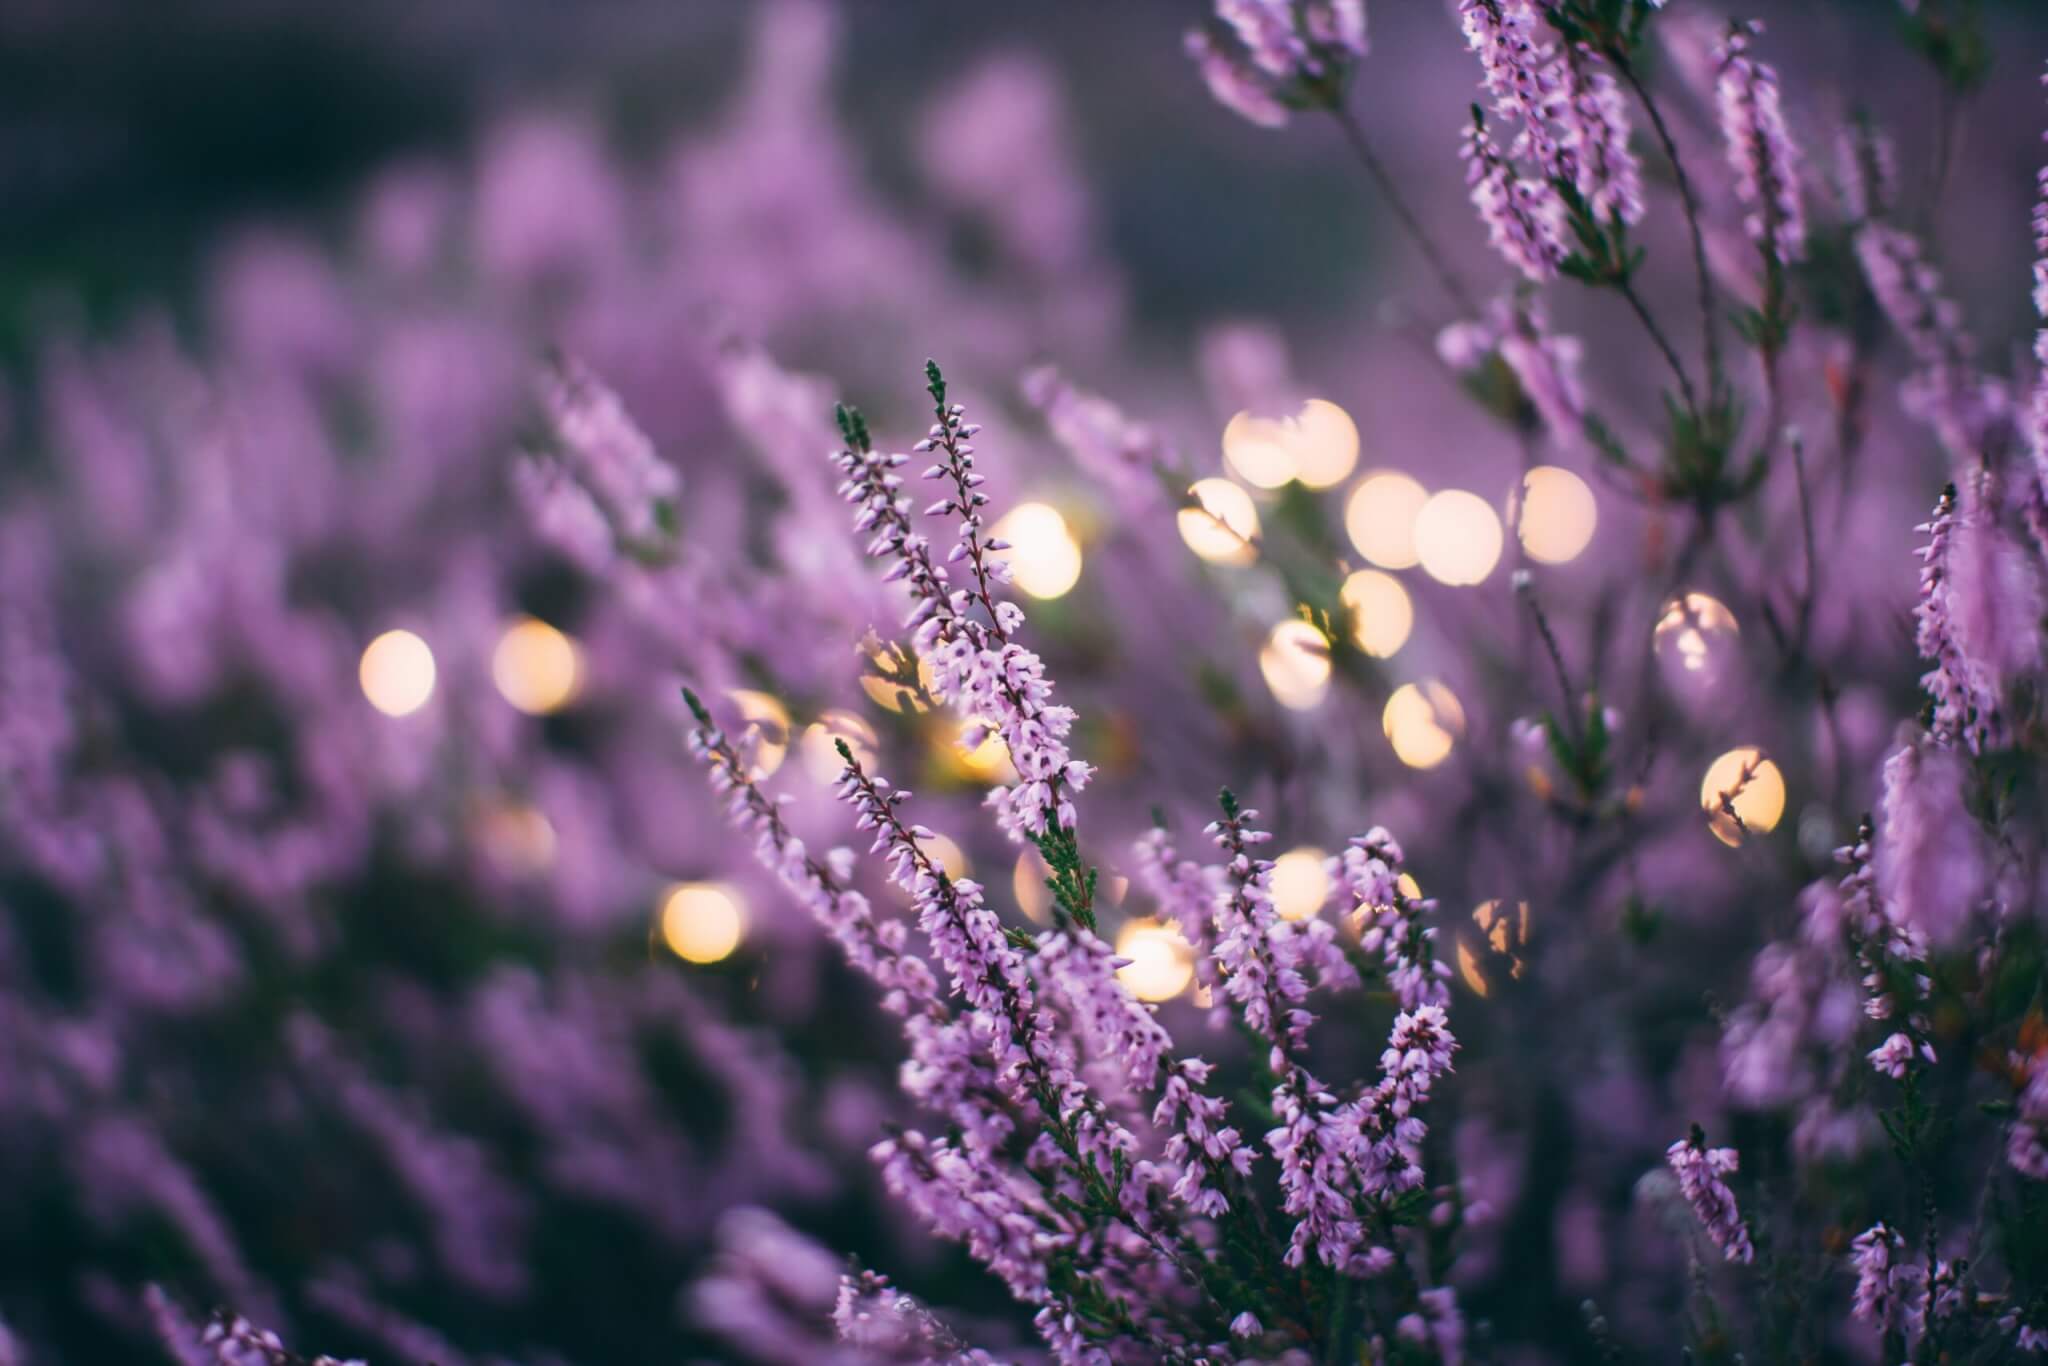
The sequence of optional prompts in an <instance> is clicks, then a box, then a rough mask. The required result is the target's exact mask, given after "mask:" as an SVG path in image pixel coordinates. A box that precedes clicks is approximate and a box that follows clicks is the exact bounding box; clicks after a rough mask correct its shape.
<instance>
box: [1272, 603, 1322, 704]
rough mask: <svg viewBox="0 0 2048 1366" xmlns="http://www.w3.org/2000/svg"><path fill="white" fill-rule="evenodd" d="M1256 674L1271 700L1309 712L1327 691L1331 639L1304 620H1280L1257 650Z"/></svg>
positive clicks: (1320, 701)
mask: <svg viewBox="0 0 2048 1366" xmlns="http://www.w3.org/2000/svg"><path fill="white" fill-rule="evenodd" d="M1259 673H1260V674H1261V675H1263V676H1264V677H1265V680H1266V687H1267V688H1268V689H1269V690H1270V691H1271V692H1272V694H1273V700H1274V701H1276V702H1278V703H1279V704H1280V705H1281V706H1283V707H1288V708H1291V709H1293V710H1295V711H1308V710H1310V709H1312V708H1314V707H1316V706H1319V705H1321V703H1322V700H1323V698H1324V696H1325V695H1327V694H1328V692H1329V691H1330V642H1329V641H1328V640H1326V639H1325V638H1324V636H1323V633H1322V632H1321V631H1318V630H1317V629H1316V628H1315V627H1313V626H1311V625H1309V624H1308V623H1307V622H1305V621H1300V620H1290V621H1283V622H1281V623H1280V624H1279V625H1278V626H1275V627H1274V628H1273V630H1272V633H1271V634H1269V635H1268V636H1267V637H1266V643H1265V645H1264V646H1263V647H1262V648H1261V649H1260V650H1259Z"/></svg>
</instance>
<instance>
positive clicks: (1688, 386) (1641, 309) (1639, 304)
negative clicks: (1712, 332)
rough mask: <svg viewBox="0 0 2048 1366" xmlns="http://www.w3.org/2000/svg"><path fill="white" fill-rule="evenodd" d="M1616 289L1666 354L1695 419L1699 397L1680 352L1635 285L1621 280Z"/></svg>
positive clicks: (1652, 339) (1616, 284)
mask: <svg viewBox="0 0 2048 1366" xmlns="http://www.w3.org/2000/svg"><path fill="white" fill-rule="evenodd" d="M1614 287H1615V288H1616V289H1618V290H1620V291H1621V297H1622V298H1624V299H1626V300H1628V306H1629V307H1630V308H1632V309H1634V310H1635V314H1636V316H1637V317H1638V318H1640V319H1642V322H1643V327H1644V328H1645V329H1646V330H1647V331H1648V332H1649V334H1650V340H1651V341H1653V342H1655V343H1657V349H1658V350H1659V351H1662V352H1663V353H1664V359H1665V361H1666V362H1667V363H1668V364H1669V365H1670V366H1671V373H1672V374H1674V375H1676V376H1678V387H1679V390H1680V391H1681V392H1682V393H1683V394H1684V395H1685V406H1686V409H1687V411H1689V412H1690V413H1692V415H1693V416H1694V417H1698V416H1699V412H1700V400H1699V395H1698V394H1695V393H1694V392H1693V388H1692V380H1691V379H1690V378H1689V377H1688V376H1687V375H1686V373H1685V365H1684V363H1683V362H1681V361H1680V360H1679V359H1678V352H1677V350H1676V349H1674V348H1673V347H1672V345H1671V339H1670V338H1669V337H1667V336H1665V335H1664V329H1663V328H1661V327H1659V326H1657V319H1656V318H1655V317H1653V316H1652V315H1651V313H1650V310H1649V309H1648V308H1647V307H1645V306H1644V304H1643V298H1642V296H1641V295H1640V294H1638V293H1636V287H1635V285H1634V284H1632V283H1631V282H1630V281H1628V280H1627V279H1621V280H1617V281H1616V282H1615V285H1614Z"/></svg>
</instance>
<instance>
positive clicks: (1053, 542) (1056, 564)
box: [989, 503, 1081, 598]
mask: <svg viewBox="0 0 2048 1366" xmlns="http://www.w3.org/2000/svg"><path fill="white" fill-rule="evenodd" d="M989 534H990V535H991V536H992V537H993V538H994V539H996V540H999V541H1008V542H1009V543H1010V548H1009V549H1007V550H999V551H996V552H995V558H997V559H1000V560H1007V561H1008V562H1009V565H1010V572H1011V574H1012V575H1013V576H1014V577H1015V580H1016V584H1017V587H1019V588H1021V589H1023V590H1024V591H1025V592H1026V593H1029V594H1030V595H1031V596H1032V597H1034V598H1058V597H1064V596H1065V595H1066V594H1067V593H1068V592H1069V591H1070V590H1071V589H1072V588H1073V586H1074V585H1075V584H1076V583H1077V582H1079V581H1080V578H1081V543H1080V542H1079V541H1077V540H1075V539H1074V533H1073V531H1072V530H1071V529H1070V528H1069V527H1068V526H1067V519H1066V518H1065V517H1062V516H1061V515H1060V511H1059V509H1058V508H1056V507H1053V506H1052V505H1051V504H1050V503H1019V504H1018V505H1017V506H1016V507H1014V508H1011V509H1010V511H1009V512H1008V513H1006V514H1005V515H1004V516H1003V517H1002V518H1001V520H999V521H997V523H996V524H995V526H993V527H992V528H990V532H989Z"/></svg>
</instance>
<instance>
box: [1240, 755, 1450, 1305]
mask: <svg viewBox="0 0 2048 1366" xmlns="http://www.w3.org/2000/svg"><path fill="white" fill-rule="evenodd" d="M1257 815H1258V813H1257V812H1256V811H1252V810H1249V809H1245V808H1240V807H1239V806H1238V805H1237V802H1236V799H1235V798H1234V797H1233V796H1231V794H1230V793H1229V792H1228V791H1226V792H1225V793H1224V794H1223V817H1222V819H1221V820H1218V821H1215V822H1212V823H1211V824H1210V826H1209V827H1208V834H1209V835H1210V837H1211V838H1212V839H1213V840H1214V841H1215V842H1216V844H1217V846H1218V848H1220V849H1221V850H1222V851H1223V853H1224V854H1225V856H1226V862H1225V866H1224V878H1225V882H1226V889H1227V890H1226V893H1225V895H1223V896H1222V897H1220V898H1218V899H1217V902H1216V929H1215V931H1214V938H1215V945H1216V947H1215V953H1216V959H1217V963H1218V966H1219V968H1220V969H1221V972H1222V976H1223V990H1224V993H1225V994H1226V995H1227V996H1228V997H1229V999H1230V1000H1231V1001H1232V1002H1233V1003H1235V1004H1236V1005H1237V1007H1238V1010H1239V1013H1240V1015H1241V1016H1242V1018H1243V1020H1244V1022H1245V1026H1246V1027H1247V1028H1248V1029H1250V1030H1251V1031H1252V1032H1253V1033H1254V1034H1256V1035H1257V1036H1258V1037H1259V1038H1261V1039H1262V1040H1264V1041H1265V1043H1266V1044H1267V1046H1268V1056H1267V1059H1266V1066H1267V1069H1268V1070H1269V1071H1270V1072H1271V1073H1272V1074H1273V1077H1274V1084H1273V1092H1272V1107H1273V1112H1274V1114H1275V1116H1276V1117H1277V1118H1278V1119H1279V1121H1280V1123H1279V1124H1278V1126H1276V1127H1275V1128H1273V1129H1272V1130H1270V1131H1268V1133H1267V1134H1266V1147H1267V1149H1268V1150H1269V1151H1270V1152H1271V1153H1272V1154H1273V1157H1274V1160H1275V1162H1276V1163H1277V1164H1278V1167H1279V1180H1280V1190H1281V1208H1282V1209H1283V1210H1284V1211H1285V1212H1286V1213H1287V1214H1289V1215H1291V1216H1293V1218H1294V1220H1295V1224H1294V1228H1293V1230H1292V1231H1291V1232H1290V1234H1289V1238H1288V1250H1287V1253H1286V1257H1285V1260H1286V1262H1287V1264H1288V1265H1290V1266H1300V1265H1302V1264H1303V1263H1304V1262H1305V1261H1306V1260H1307V1258H1308V1255H1309V1254H1310V1252H1311V1251H1313V1253H1314V1254H1315V1256H1316V1257H1317V1259H1318V1260H1320V1261H1321V1262H1322V1263H1323V1264H1324V1265H1326V1266H1329V1267H1332V1268H1334V1269H1336V1270H1338V1271H1340V1272H1342V1273H1344V1274H1346V1275H1352V1276H1373V1275H1378V1274H1380V1273H1381V1272H1384V1271H1385V1270H1387V1269H1388V1268H1389V1267H1390V1266H1391V1265H1392V1264H1393V1261H1394V1254H1393V1252H1392V1251H1391V1250H1390V1249H1388V1248H1386V1247H1383V1246H1376V1245H1372V1244H1371V1243H1370V1242H1369V1240H1368V1228H1367V1220H1368V1218H1369V1217H1372V1215H1373V1212H1374V1211H1375V1210H1376V1209H1377V1207H1378V1206H1379V1205H1380V1204H1383V1202H1385V1201H1386V1200H1388V1199H1390V1198H1392V1197H1393V1196H1396V1195H1399V1194H1401V1193H1403V1192H1405V1191H1407V1190H1411V1189H1413V1188H1415V1187H1416V1186H1418V1185H1420V1184H1421V1181H1422V1172H1421V1165H1420V1144H1421V1139H1422V1135H1423V1132H1424V1129H1423V1126H1422V1122H1421V1120H1420V1118H1419V1117H1418V1116H1416V1114H1415V1110H1416V1109H1417V1108H1418V1107H1419V1106H1420V1105H1421V1104H1422V1103H1423V1102H1424V1101H1426V1100H1427V1099H1428V1096H1429V1091H1430V1086H1431V1084H1432V1083H1433V1081H1434V1080H1435V1079H1436V1078H1437V1077H1439V1076H1441V1075H1442V1074H1443V1073H1444V1072H1446V1071H1448V1070H1449V1068H1450V1059H1451V1053H1452V1051H1453V1050H1454V1049H1455V1048H1456V1042H1455V1040H1453V1039H1452V1038H1451V1035H1450V1032H1449V1030H1448V1029H1447V1028H1446V1027H1445V1017H1444V1012H1443V1010H1442V1008H1441V1007H1440V1006H1435V1005H1429V1006H1423V1007H1420V1008H1419V1009H1417V1010H1415V1011H1412V1012H1409V1011H1404V1012H1402V1013H1401V1014H1400V1015H1399V1016H1398V1017H1397V1018H1396V1019H1395V1022H1394V1027H1393V1031H1392V1033H1391V1034H1390V1035H1389V1038H1388V1046H1387V1049H1386V1051H1385V1053H1384V1054H1383V1055H1382V1057H1381V1060H1380V1061H1381V1068H1382V1076H1381V1078H1380V1081H1379V1083H1378V1084H1377V1085H1376V1086H1375V1087H1374V1088H1373V1089H1372V1090H1370V1091H1368V1092H1367V1093H1366V1094H1365V1095H1364V1096H1362V1097H1360V1098H1358V1099H1357V1100H1354V1101H1351V1102H1349V1103H1340V1102H1339V1101H1338V1098H1337V1097H1336V1096H1335V1095H1334V1094H1332V1093H1331V1092H1330V1091H1328V1090H1327V1089H1326V1088H1325V1087H1324V1086H1323V1084H1322V1083H1321V1082H1319V1081H1318V1080H1317V1079H1316V1078H1315V1077H1314V1076H1313V1075H1312V1074H1311V1073H1310V1072H1309V1071H1308V1069H1307V1068H1306V1067H1305V1066H1304V1065H1303V1063H1302V1061H1301V1058H1300V1054H1301V1052H1302V1050H1303V1047H1304V1045H1305V1043H1306V1039H1307V1034H1308V1030H1309V1028H1310V1027H1311V1026H1312V1025H1313V1024H1314V1022H1315V1016H1314V1015H1313V1014H1311V1013H1310V1012H1309V1010H1308V1009H1307V1008H1306V1006H1305V1005H1303V1002H1304V1001H1305V1000H1306V998H1307V995H1308V988H1309V978H1308V973H1307V971H1306V969H1308V968H1310V967H1311V966H1312V965H1316V964H1317V963H1318V960H1319V958H1320V955H1321V953H1322V948H1321V947H1320V945H1321V943H1322V941H1321V936H1319V935H1317V934H1316V933H1315V931H1316V930H1318V929H1320V930H1322V931H1324V932H1327V931H1328V929H1329V927H1328V925H1327V924H1325V923H1324V922H1321V921H1318V920H1306V921H1297V922H1287V921H1282V920H1281V919H1280V918H1279V916H1278V913H1277V912H1276V911H1275V910H1274V907H1273V902H1272V895H1271V891H1270V887H1269V882H1270V877H1271V872H1272V864H1271V863H1270V862H1269V861H1268V860H1266V859H1263V858H1259V857H1257V856H1256V855H1255V854H1254V853H1253V850H1254V849H1256V848H1257V847H1258V846H1259V845H1260V844H1263V843H1265V842H1266V841H1268V840H1269V839H1270V838H1271V836H1270V835H1269V834H1267V833H1266V832H1264V831H1262V830H1258V829H1256V828H1255V827H1253V825H1252V824H1251V822H1252V821H1253V820H1254V819H1255V818H1256V817H1257ZM1387 842H1388V843H1390V842H1391V841H1387ZM1354 980H1355V979H1354Z"/></svg>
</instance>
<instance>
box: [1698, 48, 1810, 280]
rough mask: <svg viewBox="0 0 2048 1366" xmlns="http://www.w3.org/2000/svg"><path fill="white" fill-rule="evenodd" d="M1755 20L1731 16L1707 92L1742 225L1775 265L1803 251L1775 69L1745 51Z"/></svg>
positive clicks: (1792, 153)
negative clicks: (1714, 107)
mask: <svg viewBox="0 0 2048 1366" xmlns="http://www.w3.org/2000/svg"><path fill="white" fill-rule="evenodd" d="M1762 32H1763V25H1762V24H1761V23H1760V22H1758V21H1756V20H1754V19H1752V20H1747V21H1744V20H1737V21H1734V22H1732V23H1730V24H1729V25H1728V31H1727V33H1726V34H1725V35H1723V37H1722V39H1721V43H1720V46H1719V47H1718V48H1717V49H1716V51H1715V58H1716V60H1717V62H1718V64H1719V74H1718V77H1717V79H1716V82H1715V86H1714V92H1715V96H1716V100H1717V106H1718V109H1719V112H1720V118H1721V139H1722V141H1723V142H1724V143H1725V144H1726V146H1727V152H1728V165H1729V168H1730V169H1731V170H1732V171H1733V172H1734V173H1735V194H1736V197H1737V198H1738V199H1740V200H1741V201H1742V206H1743V209H1744V210H1745V215H1746V216H1745V217H1744V219H1743V230H1744V231H1745V232H1747V233H1748V234H1749V240H1750V241H1752V242H1754V243H1756V244H1757V246H1758V247H1759V248H1761V249H1762V250H1763V252H1764V254H1765V256H1766V257H1768V258H1769V259H1770V260H1772V261H1774V262H1776V263H1777V264H1778V265H1779V266H1787V265H1790V264H1791V263H1792V262H1794V261H1797V260H1799V259H1800V258H1801V257H1802V256H1804V255H1805V252H1806V211H1805V208H1804V206H1803V205H1802V203H1801V200H1800V193H1799V152H1798V149H1797V147H1795V146H1794V145H1793V142H1792V137H1791V134H1790V133H1788V132H1787V131H1786V128H1785V112H1784V110H1783V109H1782V108H1781V107H1780V101H1779V95H1778V73H1777V71H1776V70H1775V69H1774V68H1773V67H1772V66H1771V64H1770V63H1768V62H1762V61H1758V60H1757V59H1756V57H1755V56H1753V55H1752V54H1751V52H1750V44H1751V42H1752V41H1753V40H1754V39H1755V38H1756V37H1757V36H1758V35H1760V34H1761V33H1762Z"/></svg>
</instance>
